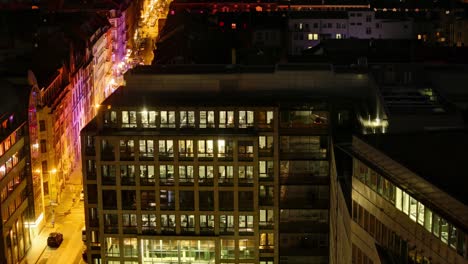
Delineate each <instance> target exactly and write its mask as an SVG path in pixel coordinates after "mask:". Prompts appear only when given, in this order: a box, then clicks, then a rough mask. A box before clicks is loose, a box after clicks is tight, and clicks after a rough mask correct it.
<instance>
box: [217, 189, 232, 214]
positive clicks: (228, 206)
mask: <svg viewBox="0 0 468 264" xmlns="http://www.w3.org/2000/svg"><path fill="white" fill-rule="evenodd" d="M219 210H220V211H232V210H234V193H233V192H227V191H221V192H219Z"/></svg>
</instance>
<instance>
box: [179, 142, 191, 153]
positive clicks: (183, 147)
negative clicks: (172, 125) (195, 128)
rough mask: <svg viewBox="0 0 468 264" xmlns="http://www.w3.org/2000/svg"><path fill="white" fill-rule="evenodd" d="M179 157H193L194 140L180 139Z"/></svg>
mask: <svg viewBox="0 0 468 264" xmlns="http://www.w3.org/2000/svg"><path fill="white" fill-rule="evenodd" d="M179 157H193V140H179Z"/></svg>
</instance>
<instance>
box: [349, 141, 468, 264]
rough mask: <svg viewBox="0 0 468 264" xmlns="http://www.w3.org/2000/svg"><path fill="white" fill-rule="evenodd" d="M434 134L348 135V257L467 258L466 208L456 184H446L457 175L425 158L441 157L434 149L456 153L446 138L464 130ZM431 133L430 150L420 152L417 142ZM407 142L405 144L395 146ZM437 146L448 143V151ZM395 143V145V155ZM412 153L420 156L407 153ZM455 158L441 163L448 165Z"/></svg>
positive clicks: (427, 260) (409, 260)
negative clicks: (350, 170) (350, 173)
mask: <svg viewBox="0 0 468 264" xmlns="http://www.w3.org/2000/svg"><path fill="white" fill-rule="evenodd" d="M434 134H435V135H430V134H429V135H428V134H427V133H425V134H423V135H418V136H416V135H399V136H398V135H380V136H378V135H374V136H369V137H364V138H359V137H354V138H353V142H352V145H351V146H350V147H349V148H347V151H349V153H351V156H352V162H353V178H352V221H351V230H352V251H353V254H352V255H353V259H352V261H353V262H352V263H388V261H390V260H393V261H397V262H398V261H399V262H401V263H468V255H467V244H468V243H467V242H468V240H467V239H468V236H467V235H466V234H467V233H466V232H467V225H466V223H468V221H467V216H468V208H467V205H466V199H464V198H463V195H464V194H463V191H461V190H462V189H460V188H458V187H457V186H456V184H455V185H453V184H452V183H453V180H456V179H457V178H458V177H457V175H453V174H451V173H452V172H451V170H447V171H446V174H445V175H443V176H442V174H441V173H440V172H441V171H438V170H437V169H436V167H441V166H440V165H441V164H438V165H435V166H432V165H428V164H427V162H429V163H431V164H436V162H435V161H431V160H433V158H431V157H429V156H435V157H438V158H437V159H438V160H441V159H439V158H441V154H439V153H438V151H441V152H440V153H445V154H443V155H444V156H445V155H449V156H452V154H454V153H458V152H457V151H458V150H459V147H458V146H453V145H452V146H450V145H449V144H447V143H448V142H453V141H452V140H449V138H452V139H453V138H457V139H459V140H462V141H464V138H466V135H463V132H462V133H457V132H439V133H438V132H435V133H434ZM431 139H432V140H435V139H437V140H438V142H437V143H434V144H433V150H429V152H430V153H431V154H430V155H425V154H423V153H421V152H420V151H419V149H420V147H422V144H425V143H422V142H432V140H431ZM428 140H429V141H428ZM408 142H412V148H411V150H409V148H408V147H406V146H403V147H398V146H402V145H404V144H405V143H408ZM449 146H450V147H449ZM443 148H451V150H452V153H451V154H447V153H446V152H443V151H442V149H443ZM396 149H400V150H401V152H399V153H400V154H399V155H396V154H397V153H396V152H395V150H396ZM436 152H437V153H436ZM403 153H408V154H403ZM416 153H420V154H419V157H420V159H421V160H418V159H414V158H411V157H410V156H413V157H414V155H416ZM454 155H456V154H454ZM435 157H434V158H435ZM452 157H455V156H452ZM423 160H426V162H424V161H423ZM457 160H458V159H457V158H450V161H446V160H444V163H445V164H446V165H447V166H450V164H451V165H454V164H455V163H456V162H457ZM399 161H404V164H405V165H403V163H402V162H399ZM415 164H418V165H422V164H425V165H424V167H421V166H418V167H419V168H417V167H416V166H414V165H415ZM441 168H442V167H441ZM416 171H418V172H416ZM421 171H425V172H427V173H426V174H423V173H421ZM439 177H443V180H442V181H441V180H440V179H438V178H439ZM459 184H462V183H459ZM465 198H466V196H465Z"/></svg>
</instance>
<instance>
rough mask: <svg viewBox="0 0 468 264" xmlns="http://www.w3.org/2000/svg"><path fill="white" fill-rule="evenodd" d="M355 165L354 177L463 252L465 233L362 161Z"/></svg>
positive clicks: (356, 161)
mask: <svg viewBox="0 0 468 264" xmlns="http://www.w3.org/2000/svg"><path fill="white" fill-rule="evenodd" d="M355 165H356V167H357V169H356V170H355V171H356V174H357V175H355V177H356V178H357V179H358V180H359V181H361V182H362V183H364V184H365V185H367V186H368V187H369V188H371V189H372V190H374V191H375V192H377V193H378V194H379V195H380V196H382V197H383V198H384V199H386V200H387V201H388V202H390V203H391V204H393V205H394V206H395V208H396V209H398V210H400V211H401V212H403V213H404V214H406V215H407V216H408V217H409V219H411V220H412V221H414V222H416V223H418V224H420V225H421V226H423V227H424V228H425V229H426V230H427V231H428V232H430V233H432V234H433V235H434V236H435V237H437V238H439V239H440V240H441V241H442V242H443V243H445V244H447V245H449V247H451V248H453V249H455V250H456V251H457V253H458V254H460V255H463V254H464V253H465V250H466V249H465V247H466V245H465V244H464V243H465V242H464V240H465V236H466V235H465V234H464V233H463V232H461V231H460V230H459V229H458V228H457V227H455V226H454V225H453V224H452V223H449V222H448V221H447V220H445V219H444V218H443V217H441V216H439V215H438V214H437V213H436V212H433V211H432V210H431V209H430V208H428V207H427V206H425V205H424V204H423V203H421V202H420V201H418V200H417V199H415V198H413V197H412V196H411V195H409V194H408V193H407V192H405V191H403V190H401V189H400V188H399V187H397V186H396V185H394V184H393V183H392V182H390V181H388V180H387V179H386V178H384V177H383V176H381V175H379V174H377V173H376V172H375V171H373V170H371V169H370V168H369V167H367V166H366V165H364V164H363V163H362V162H360V161H358V160H355Z"/></svg>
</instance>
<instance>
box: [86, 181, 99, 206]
mask: <svg viewBox="0 0 468 264" xmlns="http://www.w3.org/2000/svg"><path fill="white" fill-rule="evenodd" d="M87 198H88V203H89V204H95V203H97V186H96V184H88V197H87Z"/></svg>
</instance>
